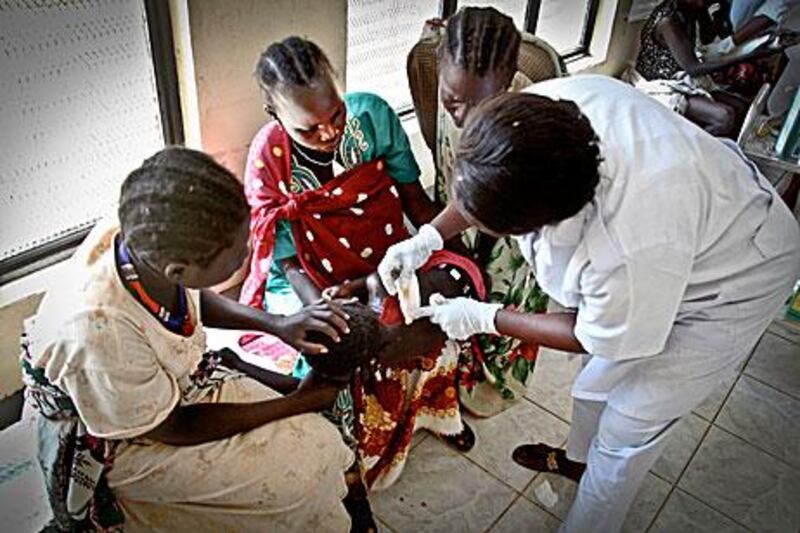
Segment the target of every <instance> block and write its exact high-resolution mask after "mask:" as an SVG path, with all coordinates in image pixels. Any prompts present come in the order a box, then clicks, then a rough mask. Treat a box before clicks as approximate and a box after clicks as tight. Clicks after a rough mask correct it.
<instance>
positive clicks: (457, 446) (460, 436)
mask: <svg viewBox="0 0 800 533" xmlns="http://www.w3.org/2000/svg"><path fill="white" fill-rule="evenodd" d="M462 424H464V429H462V430H461V433H457V434H455V435H441V434H439V433H434V435H436V436H437V437H439V439H441V440H442V441H443V442H444V443H445V444H447V445H448V446H450V447H451V448H453V449H454V450H456V451H459V452H461V453H467V452H468V451H470V450H471V449H472V448H473V447H474V446H475V432H474V431H472V428H471V427H469V426H468V425H467V423H466V422H462Z"/></svg>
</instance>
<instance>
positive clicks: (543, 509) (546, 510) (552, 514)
mask: <svg viewBox="0 0 800 533" xmlns="http://www.w3.org/2000/svg"><path fill="white" fill-rule="evenodd" d="M522 498H523V499H524V500H525V501H527V502H529V503H532V504H533V505H535V506H536V507H538V508H539V509H541V510H542V511H544V512H545V513H547V514H549V515H550V516H552V517H553V518H555V519H556V520H558V521H559V522H563V521H564V520H562V519H561V518H560V517H559V516H558V515H556V514H555V513H554V512H553V511H551V510H550V509H548V508H546V507H545V506H544V505H542V503H541V502H538V501H536V500H534V499H532V498H528V497H527V496H526V495H525V494H524V493H523V494H522ZM570 505H572V504H570Z"/></svg>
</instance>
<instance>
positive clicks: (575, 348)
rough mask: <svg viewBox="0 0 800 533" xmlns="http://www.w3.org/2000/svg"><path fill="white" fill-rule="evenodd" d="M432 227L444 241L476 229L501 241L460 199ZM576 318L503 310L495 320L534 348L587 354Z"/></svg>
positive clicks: (507, 332)
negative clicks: (469, 229) (471, 214)
mask: <svg viewBox="0 0 800 533" xmlns="http://www.w3.org/2000/svg"><path fill="white" fill-rule="evenodd" d="M431 225H432V226H433V227H435V228H436V230H437V231H438V232H439V233H440V234H441V235H442V238H452V237H454V236H455V235H458V234H460V233H461V232H463V231H465V230H466V229H468V228H470V227H473V226H474V227H476V228H478V229H479V230H480V231H482V232H484V233H487V234H488V235H492V236H494V237H495V238H499V237H501V235H498V234H496V233H493V232H492V231H491V230H489V229H488V228H487V227H486V226H485V225H483V224H482V223H480V222H479V221H477V220H475V219H473V218H471V217H470V216H469V215H468V214H467V213H465V212H464V211H463V209H461V207H460V206H459V205H458V199H457V198H456V201H455V202H452V203H450V204H449V205H448V206H447V207H446V208H445V209H444V211H442V212H441V214H439V216H438V217H436V218H435V219H434V220H433V222H431ZM575 317H576V315H575V313H518V312H516V311H511V310H508V309H501V310H500V311H498V313H497V315H496V317H495V327H496V328H497V331H498V332H499V333H500V334H501V335H507V336H509V337H514V338H517V339H520V340H522V341H525V342H529V343H531V344H538V345H539V346H545V347H548V348H554V349H556V350H560V351H565V352H573V353H585V352H586V350H584V348H583V346H582V345H581V343H580V341H578V339H577V337H575V333H574V330H575Z"/></svg>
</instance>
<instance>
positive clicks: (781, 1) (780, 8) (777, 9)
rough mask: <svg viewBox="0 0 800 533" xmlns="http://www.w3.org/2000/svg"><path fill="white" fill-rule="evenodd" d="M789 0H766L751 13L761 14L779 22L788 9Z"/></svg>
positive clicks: (754, 14) (755, 15)
mask: <svg viewBox="0 0 800 533" xmlns="http://www.w3.org/2000/svg"><path fill="white" fill-rule="evenodd" d="M790 4H791V1H790V0H766V1H765V2H764V3H763V4H761V6H760V7H759V8H758V9H757V10H756V12H755V13H753V16H754V17H757V16H759V15H763V16H765V17H767V18H769V19H770V20H774V21H775V22H781V21H782V20H783V18H784V17H785V16H786V13H787V12H788V11H789V5H790Z"/></svg>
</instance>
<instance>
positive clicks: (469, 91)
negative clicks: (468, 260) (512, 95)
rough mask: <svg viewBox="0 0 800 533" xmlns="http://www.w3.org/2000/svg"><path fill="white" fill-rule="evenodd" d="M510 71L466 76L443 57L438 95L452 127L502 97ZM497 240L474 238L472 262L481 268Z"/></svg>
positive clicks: (508, 83) (512, 75) (448, 59)
mask: <svg viewBox="0 0 800 533" xmlns="http://www.w3.org/2000/svg"><path fill="white" fill-rule="evenodd" d="M513 79H514V70H511V69H498V70H493V71H488V72H487V73H486V74H484V75H483V76H480V77H479V76H475V75H474V74H472V73H470V72H467V71H466V70H465V69H463V68H461V67H460V66H458V65H457V64H455V63H454V62H453V61H451V60H450V58H449V56H447V55H445V57H443V58H442V61H441V63H440V65H439V94H440V96H441V99H442V105H443V106H444V108H445V110H446V111H447V113H448V114H449V115H450V117H451V118H452V119H453V123H454V124H455V125H456V126H457V127H459V128H461V127H463V126H464V121H465V120H466V118H467V115H468V114H469V112H470V111H471V110H472V109H473V108H474V107H475V106H477V105H478V104H480V103H481V102H483V101H484V100H486V99H487V98H491V97H492V96H496V95H498V94H501V93H504V92H506V91H507V90H508V88H509V87H510V86H511V81H512V80H513ZM496 242H497V238H496V237H493V236H491V235H487V234H486V233H481V234H480V235H479V236H478V240H477V244H476V250H475V259H476V260H477V261H478V263H479V264H481V265H485V264H486V263H487V262H488V261H489V254H491V252H492V249H493V248H494V245H495V243H496Z"/></svg>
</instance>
